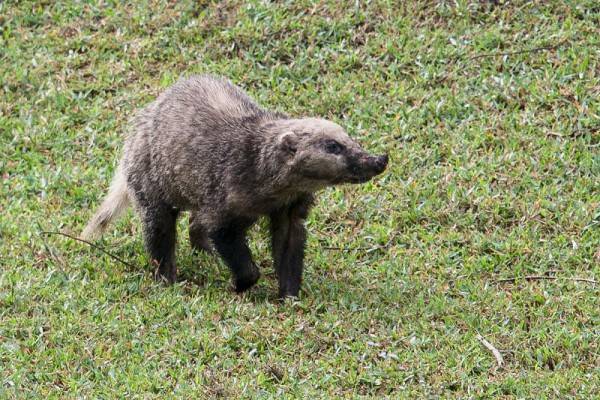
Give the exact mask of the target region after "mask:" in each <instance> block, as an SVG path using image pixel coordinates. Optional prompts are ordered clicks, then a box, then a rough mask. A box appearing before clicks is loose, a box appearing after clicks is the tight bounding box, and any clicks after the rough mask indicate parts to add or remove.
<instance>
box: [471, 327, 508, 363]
mask: <svg viewBox="0 0 600 400" xmlns="http://www.w3.org/2000/svg"><path fill="white" fill-rule="evenodd" d="M475 337H476V338H477V340H479V341H480V342H481V344H483V345H484V346H485V347H486V348H487V349H488V350H489V351H491V352H492V354H493V355H494V357H495V358H496V362H497V363H498V367H502V364H504V358H502V354H500V352H499V351H498V349H497V348H495V347H494V345H493V344H491V343H490V342H488V341H487V340H485V338H484V337H483V336H481V335H480V334H479V333H478V334H477V336H475Z"/></svg>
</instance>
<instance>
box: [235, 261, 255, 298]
mask: <svg viewBox="0 0 600 400" xmlns="http://www.w3.org/2000/svg"><path fill="white" fill-rule="evenodd" d="M258 278H260V272H258V268H256V267H255V266H253V268H252V269H249V270H248V271H247V273H246V274H244V275H243V276H238V277H237V278H236V279H235V280H234V282H233V290H235V291H236V292H237V293H242V292H245V291H246V290H248V289H250V288H251V287H252V286H254V285H255V284H256V282H258Z"/></svg>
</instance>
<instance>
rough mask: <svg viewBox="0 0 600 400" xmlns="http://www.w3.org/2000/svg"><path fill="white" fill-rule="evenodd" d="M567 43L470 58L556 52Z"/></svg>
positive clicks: (471, 58) (478, 56)
mask: <svg viewBox="0 0 600 400" xmlns="http://www.w3.org/2000/svg"><path fill="white" fill-rule="evenodd" d="M566 43H567V42H566V40H565V41H562V42H560V43H557V44H554V45H548V46H541V47H534V48H533V49H524V50H517V51H507V52H502V53H484V54H478V55H475V56H471V57H469V60H476V59H478V58H486V57H496V56H512V55H515V54H524V53H535V52H537V51H544V50H554V49H557V48H559V47H561V46H563V45H565V44H566Z"/></svg>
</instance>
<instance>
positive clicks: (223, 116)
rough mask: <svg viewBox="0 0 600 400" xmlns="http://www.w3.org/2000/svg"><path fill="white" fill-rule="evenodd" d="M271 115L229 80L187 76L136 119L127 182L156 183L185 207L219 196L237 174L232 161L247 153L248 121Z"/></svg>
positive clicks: (127, 155)
mask: <svg viewBox="0 0 600 400" xmlns="http://www.w3.org/2000/svg"><path fill="white" fill-rule="evenodd" d="M269 114H270V113H269V112H268V111H266V110H264V109H262V108H261V107H259V106H258V105H257V104H256V103H254V101H253V100H252V99H251V98H250V97H249V96H248V95H246V93H244V92H243V91H242V90H241V89H239V88H237V87H236V86H234V85H233V84H231V83H230V82H229V81H227V80H225V79H221V78H217V77H213V76H210V75H200V76H192V77H190V78H187V79H182V80H180V81H179V82H177V83H176V84H175V85H173V86H172V87H171V88H169V89H168V90H167V91H165V92H164V93H163V94H161V95H160V96H159V97H158V98H157V99H156V100H155V101H154V102H153V103H151V104H149V105H148V106H147V107H146V108H144V109H143V110H142V111H141V112H140V113H139V114H138V115H137V117H136V118H135V125H134V132H133V135H131V136H130V137H129V139H128V140H127V144H126V149H125V158H126V159H127V161H126V164H127V165H129V167H128V168H126V169H127V170H128V175H129V177H128V181H129V182H130V184H132V185H134V186H138V187H139V189H137V190H140V189H141V187H142V186H146V187H148V186H149V185H152V186H154V187H155V189H158V191H157V192H160V193H161V194H162V195H164V196H166V197H167V198H168V199H167V200H169V201H170V202H172V204H174V205H176V206H178V207H182V208H187V207H188V206H190V203H194V202H196V203H198V202H202V201H209V200H210V201H211V202H212V201H217V200H218V199H214V198H212V197H214V196H216V195H217V193H216V192H215V190H214V189H216V187H215V186H216V185H219V184H222V181H223V179H222V178H223V176H226V175H231V174H232V171H228V169H229V168H228V166H231V167H237V166H239V165H240V162H239V160H236V159H237V158H238V157H236V153H238V154H239V157H240V158H247V157H248V155H247V154H246V155H243V153H244V150H245V149H243V148H242V147H243V145H244V143H246V142H247V141H248V140H247V139H249V138H248V135H252V132H251V131H249V130H247V129H245V127H247V124H246V123H245V121H247V120H248V119H259V118H261V117H265V116H268V115H269ZM133 189H134V190H136V188H135V187H134V188H133ZM209 189H213V190H210V191H211V192H213V193H211V196H210V197H211V199H208V198H207V192H208V191H209ZM155 191H156V190H155ZM194 205H195V206H198V205H199V204H194Z"/></svg>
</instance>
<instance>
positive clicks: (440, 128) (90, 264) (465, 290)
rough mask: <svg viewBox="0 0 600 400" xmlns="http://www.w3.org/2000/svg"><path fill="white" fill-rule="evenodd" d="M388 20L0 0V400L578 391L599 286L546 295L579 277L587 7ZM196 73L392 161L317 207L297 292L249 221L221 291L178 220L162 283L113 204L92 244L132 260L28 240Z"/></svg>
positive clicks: (592, 107) (559, 4)
mask: <svg viewBox="0 0 600 400" xmlns="http://www.w3.org/2000/svg"><path fill="white" fill-rule="evenodd" d="M398 3H399V2H392V1H375V0H374V1H371V2H363V1H357V2H343V1H338V0H328V1H306V0H302V1H294V2H291V1H287V2H273V3H269V2H266V1H250V2H242V1H239V0H236V1H231V2H227V3H225V2H223V3H216V2H209V1H202V2H191V1H186V2H167V1H140V2H97V3H96V2H88V1H79V2H62V1H59V2H50V1H43V2H39V1H36V2H30V1H19V2H14V1H4V2H1V3H0V29H1V31H0V33H1V34H0V83H1V85H0V93H1V94H0V176H1V182H2V183H1V185H0V188H1V189H0V190H1V196H0V213H1V215H2V217H1V218H0V264H1V270H0V398H124V397H132V398H165V397H168V398H170V397H172V396H174V397H178V398H194V397H205V398H211V397H219V396H222V397H230V398H281V397H284V398H325V397H344V398H351V397H357V396H361V395H362V396H367V397H382V396H387V397H392V398H426V397H428V398H439V397H441V398H498V397H500V398H582V399H590V398H597V397H600V340H599V337H600V297H599V293H598V290H599V286H598V285H594V284H592V283H586V282H579V281H574V280H572V279H569V278H575V277H579V278H586V279H595V280H596V281H598V280H600V134H599V129H600V128H599V127H600V100H599V98H600V73H599V71H600V34H599V31H598V26H599V25H600V8H598V4H597V3H596V2H595V1H593V0H584V1H514V2H510V3H507V4H499V5H494V4H493V2H489V3H486V2H466V1H462V0H458V1H456V2H442V1H440V2H436V1H432V2H416V3H407V4H405V5H402V6H400V5H398ZM540 47H549V48H546V49H539V48H540ZM532 49H537V50H535V51H524V52H521V51H523V50H532ZM513 52H516V53H514V54H505V55H503V54H501V53H513ZM481 55H484V56H481ZM201 72H213V73H218V74H223V75H226V76H228V77H229V78H230V79H232V80H233V81H234V82H235V83H237V84H239V85H241V86H242V87H244V88H245V89H246V90H247V91H248V92H249V93H250V94H251V95H252V96H254V97H255V98H257V99H258V100H259V101H260V102H261V103H262V104H263V105H265V106H267V107H271V108H274V109H279V110H284V111H286V112H289V113H291V114H293V115H315V116H322V117H326V118H330V119H332V120H335V121H337V122H339V123H340V124H342V125H344V126H345V127H346V128H347V129H348V131H349V132H350V134H351V135H352V136H354V137H357V138H358V139H359V140H360V141H361V142H362V143H363V144H364V145H365V147H367V148H368V149H370V150H372V151H373V152H381V151H384V150H385V151H388V152H389V153H390V155H391V160H392V162H391V166H390V169H389V170H388V172H387V173H386V174H385V175H384V176H382V177H381V178H379V179H377V180H376V181H374V182H371V183H368V184H366V185H362V186H344V187H339V188H335V189H330V190H326V191H324V192H323V193H322V194H321V196H320V199H319V202H318V204H317V206H316V208H315V210H314V212H313V213H312V215H311V217H310V220H309V221H308V229H309V232H310V240H309V244H308V249H307V267H306V273H305V281H304V286H303V291H302V293H301V298H300V299H299V300H298V301H287V302H285V303H279V302H277V301H276V299H275V294H276V282H275V277H274V274H273V272H271V268H270V266H271V261H270V257H269V248H268V242H267V240H266V238H265V235H264V226H262V227H257V228H256V229H253V231H252V233H251V236H252V237H251V239H252V240H251V243H252V249H253V252H254V254H255V257H256V259H257V261H258V262H259V264H260V265H261V267H262V270H263V279H261V281H260V283H259V285H258V286H257V287H256V288H254V289H253V290H251V291H250V292H249V293H247V294H244V295H242V296H238V295H235V294H234V293H232V292H231V291H230V289H229V273H228V271H227V270H226V268H225V267H224V266H223V264H222V263H221V262H220V261H219V260H217V259H215V258H212V257H209V256H204V255H194V254H192V252H191V250H190V247H189V243H188V241H187V238H186V237H185V229H186V223H185V221H183V220H182V221H181V223H180V227H179V228H180V232H181V233H182V235H181V237H182V239H181V241H180V246H179V249H178V263H179V268H180V271H181V275H182V279H183V280H182V281H181V282H180V283H178V284H176V285H174V286H171V287H165V286H163V285H161V284H157V283H155V282H154V281H153V279H152V277H151V273H150V270H151V266H150V265H149V262H148V259H147V257H146V255H145V254H144V251H143V245H142V241H141V237H140V228H139V221H138V219H137V217H136V216H134V215H133V214H132V213H130V214H129V215H128V216H127V217H126V218H124V219H122V220H121V221H120V222H119V223H118V224H117V225H116V226H115V227H114V228H113V229H111V230H110V231H109V233H108V234H107V235H106V236H105V237H104V238H103V239H102V240H101V241H100V242H99V244H100V245H102V246H105V247H107V248H109V249H111V251H112V252H114V253H115V255H117V256H119V257H121V258H123V259H125V260H127V261H128V262H130V263H132V264H134V265H137V266H138V267H137V268H128V267H125V266H124V265H122V264H120V263H118V262H115V261H113V260H112V259H111V258H109V257H107V256H105V255H103V254H102V253H100V252H98V251H95V250H93V249H91V248H89V247H87V246H85V245H82V244H81V243H77V242H75V241H72V240H69V239H65V238H62V237H58V236H52V237H43V236H41V235H40V231H42V230H62V231H64V232H70V233H73V234H77V233H78V232H80V229H81V228H82V227H83V225H84V223H85V221H86V220H87V219H88V218H89V217H90V216H91V214H92V211H93V208H94V207H96V206H97V205H98V204H99V201H100V199H101V197H102V196H103V195H104V194H105V192H106V189H107V187H108V184H109V181H110V177H111V175H112V173H113V171H114V168H115V165H116V161H117V159H118V157H119V153H120V149H121V145H122V142H123V141H122V134H123V133H124V131H125V130H126V124H127V120H128V118H129V117H130V116H131V115H132V113H133V112H134V111H135V110H136V109H138V108H140V107H142V106H143V105H145V104H147V103H148V102H150V101H151V100H152V99H153V98H154V97H155V96H156V95H157V94H158V93H159V92H161V91H162V90H163V89H164V88H165V87H167V86H168V85H170V84H171V83H173V82H174V81H175V80H177V79H178V77H179V76H181V75H185V74H191V73H201ZM263 225H264V224H263ZM261 228H262V229H261ZM529 275H545V276H553V277H556V278H557V279H549V280H536V281H533V280H528V279H525V277H527V276H529ZM511 277H516V280H515V281H514V282H512V283H511V282H505V283H500V282H498V280H499V279H505V278H511ZM478 334H481V335H482V336H483V337H484V338H486V339H487V340H488V341H489V342H490V343H492V344H493V345H494V346H495V347H496V348H497V349H499V350H500V352H501V354H502V356H503V358H504V365H502V366H501V367H499V366H498V365H497V362H496V360H495V358H494V356H493V355H492V353H491V352H490V351H489V350H488V349H487V348H485V347H484V346H483V345H482V343H481V342H480V341H479V340H478V339H477V335H478Z"/></svg>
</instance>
